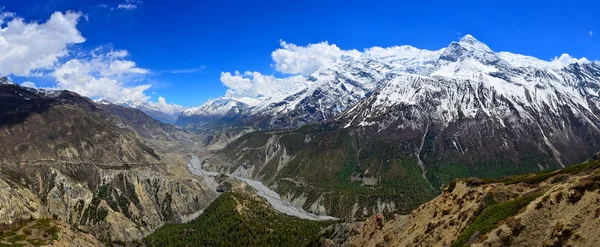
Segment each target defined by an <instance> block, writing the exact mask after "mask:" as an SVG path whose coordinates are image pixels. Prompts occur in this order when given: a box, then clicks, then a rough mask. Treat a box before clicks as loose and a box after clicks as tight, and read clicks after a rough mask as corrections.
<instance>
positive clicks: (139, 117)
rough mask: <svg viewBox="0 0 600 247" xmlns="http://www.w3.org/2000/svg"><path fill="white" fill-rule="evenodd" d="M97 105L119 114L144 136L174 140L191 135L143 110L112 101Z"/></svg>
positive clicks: (108, 111)
mask: <svg viewBox="0 0 600 247" xmlns="http://www.w3.org/2000/svg"><path fill="white" fill-rule="evenodd" d="M97 106H98V107H99V108H100V109H102V110H103V111H105V112H107V113H109V114H112V115H115V116H118V117H119V118H120V119H121V120H122V121H123V122H124V123H126V124H127V125H129V126H131V127H132V128H133V129H134V130H135V131H136V132H137V133H138V134H140V135H141V136H142V137H143V138H148V139H158V140H165V141H173V140H180V139H183V138H186V137H189V134H188V133H187V132H186V131H184V130H182V129H180V128H178V127H177V126H175V125H172V124H166V123H164V122H161V121H159V120H156V119H154V118H151V117H149V116H148V115H147V114H146V113H144V112H143V111H142V110H139V109H134V108H129V107H125V106H121V105H116V104H110V103H100V104H97Z"/></svg>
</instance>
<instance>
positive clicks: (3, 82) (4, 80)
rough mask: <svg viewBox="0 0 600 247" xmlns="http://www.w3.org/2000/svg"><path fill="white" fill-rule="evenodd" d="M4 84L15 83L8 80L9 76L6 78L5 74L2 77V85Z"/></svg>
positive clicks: (0, 78) (0, 83)
mask: <svg viewBox="0 0 600 247" xmlns="http://www.w3.org/2000/svg"><path fill="white" fill-rule="evenodd" d="M2 84H14V83H13V82H11V81H10V80H8V78H6V77H5V76H3V77H0V85H2Z"/></svg>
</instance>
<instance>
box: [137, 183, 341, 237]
mask: <svg viewBox="0 0 600 247" xmlns="http://www.w3.org/2000/svg"><path fill="white" fill-rule="evenodd" d="M333 223H334V222H333V221H311V220H304V219H300V218H297V217H292V216H287V215H284V214H281V213H279V212H277V211H275V210H274V209H273V208H271V207H270V205H269V204H268V203H266V202H265V201H264V200H262V199H261V198H259V197H256V196H252V195H250V194H248V193H244V192H226V193H223V194H222V195H221V196H219V197H218V198H217V199H216V200H215V201H214V202H213V203H212V204H211V205H210V206H209V207H208V208H206V210H205V211H204V212H203V213H202V215H200V217H198V218H197V219H195V220H193V221H191V222H189V223H185V224H173V225H166V226H164V227H162V228H160V229H158V230H157V231H156V232H154V233H152V234H151V235H149V236H148V237H146V238H145V239H144V242H145V244H146V245H148V246H232V247H233V246H235V247H237V246H302V245H305V244H306V243H308V242H309V239H310V237H311V236H314V235H316V234H317V233H318V232H319V231H320V230H321V229H323V228H325V227H327V226H328V225H331V224H333Z"/></svg>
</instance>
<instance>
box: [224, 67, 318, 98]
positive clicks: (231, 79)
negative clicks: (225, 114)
mask: <svg viewBox="0 0 600 247" xmlns="http://www.w3.org/2000/svg"><path fill="white" fill-rule="evenodd" d="M221 82H222V83H223V85H225V86H226V87H228V88H229V89H228V90H227V92H226V93H225V96H226V97H234V98H239V97H252V98H255V97H261V96H265V97H277V96H281V95H282V94H281V92H282V91H285V92H288V93H289V92H291V91H294V90H296V89H301V88H303V87H304V86H306V83H307V82H306V80H305V79H304V78H303V77H302V76H291V77H287V78H276V77H274V76H272V75H263V74H261V73H259V72H256V71H255V72H251V71H246V72H244V73H243V74H242V73H240V72H239V71H236V72H235V73H234V74H231V73H229V72H222V73H221Z"/></svg>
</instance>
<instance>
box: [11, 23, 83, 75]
mask: <svg viewBox="0 0 600 247" xmlns="http://www.w3.org/2000/svg"><path fill="white" fill-rule="evenodd" d="M81 17H82V14H81V13H79V12H66V13H61V12H55V13H54V14H52V16H50V19H48V20H47V21H46V22H44V23H37V22H29V23H28V22H25V20H24V19H22V18H19V17H17V16H16V15H15V14H14V13H8V12H4V13H0V25H2V26H0V75H9V74H13V75H17V76H34V75H41V74H42V72H41V71H42V70H51V69H53V68H54V67H55V66H56V64H57V63H58V60H59V59H60V58H63V57H65V56H67V55H68V54H69V50H68V47H69V46H70V45H72V44H78V43H83V42H84V41H85V38H84V37H83V36H81V33H80V32H79V30H77V23H78V22H79V19H80V18H81Z"/></svg>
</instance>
